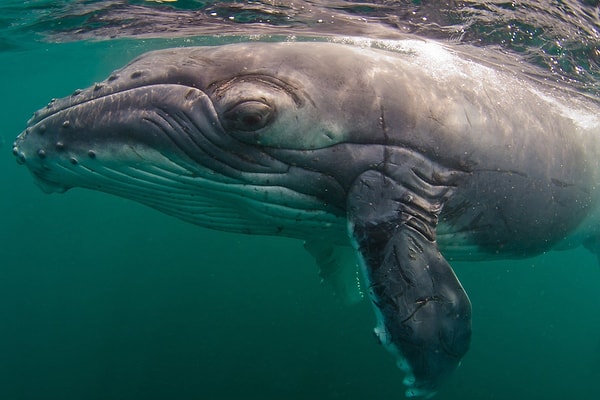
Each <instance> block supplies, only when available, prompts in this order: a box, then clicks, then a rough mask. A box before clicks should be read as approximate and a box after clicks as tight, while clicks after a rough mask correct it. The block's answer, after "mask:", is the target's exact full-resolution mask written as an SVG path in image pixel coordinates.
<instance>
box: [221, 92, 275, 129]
mask: <svg viewBox="0 0 600 400" xmlns="http://www.w3.org/2000/svg"><path fill="white" fill-rule="evenodd" d="M274 114H275V109H274V107H273V106H271V105H270V104H267V103H264V102H262V101H257V100H247V101H242V102H240V103H237V104H235V105H233V106H232V107H231V108H230V109H229V110H227V111H225V112H224V113H223V118H224V121H223V122H225V124H226V125H227V127H228V128H231V129H235V130H239V131H245V132H253V131H257V130H259V129H261V128H264V127H265V126H266V125H267V124H268V123H269V122H271V120H272V119H273V116H274Z"/></svg>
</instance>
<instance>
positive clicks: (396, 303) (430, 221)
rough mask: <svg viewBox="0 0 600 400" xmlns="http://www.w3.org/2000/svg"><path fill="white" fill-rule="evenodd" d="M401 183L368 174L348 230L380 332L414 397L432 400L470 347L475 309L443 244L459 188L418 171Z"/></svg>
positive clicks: (352, 199) (354, 196)
mask: <svg viewBox="0 0 600 400" xmlns="http://www.w3.org/2000/svg"><path fill="white" fill-rule="evenodd" d="M405 178H406V179H405ZM400 179H404V180H406V181H407V182H404V183H399V182H397V180H398V178H397V177H395V178H394V179H392V178H390V177H388V176H386V175H384V173H382V172H378V171H367V172H365V173H363V174H362V175H361V176H360V177H359V178H358V179H357V180H356V182H355V183H354V184H353V186H352V188H351V190H350V193H349V198H348V218H349V223H348V227H349V234H350V236H351V239H353V245H354V246H355V248H356V250H357V251H358V252H359V254H360V258H361V264H362V267H363V269H364V273H365V276H366V280H367V283H366V285H367V291H368V293H369V295H370V297H371V300H372V302H373V304H374V306H375V311H376V314H377V317H378V326H377V327H376V328H375V333H376V335H377V337H378V338H379V340H380V342H381V343H382V344H383V345H385V346H386V348H387V349H388V350H389V351H391V352H392V353H393V354H395V355H396V356H397V357H398V365H399V367H400V368H402V369H403V370H404V371H405V372H406V378H405V379H404V383H405V385H407V386H408V389H407V392H406V395H407V396H409V397H412V396H428V395H431V394H432V393H434V392H435V389H436V388H437V387H438V386H439V384H440V382H441V381H442V380H443V379H444V378H445V377H446V376H447V375H449V374H450V373H451V372H452V371H454V369H455V368H456V367H457V366H458V364H459V362H460V360H461V358H462V356H463V355H464V354H465V353H466V351H467V350H468V348H469V343H470V337H471V304H470V301H469V298H468V297H467V295H466V293H465V291H464V290H463V288H462V286H461V284H460V282H459V281H458V279H457V278H456V276H455V275H454V272H453V271H452V268H451V267H450V265H449V264H448V262H447V261H446V260H445V259H444V257H443V256H442V255H441V254H440V252H439V250H438V247H437V243H436V241H435V227H436V224H437V219H438V214H439V212H440V211H441V206H442V204H443V201H444V199H445V196H447V194H448V193H449V191H451V188H450V187H449V186H444V185H438V184H437V183H436V182H430V181H425V180H424V178H422V177H421V176H420V175H419V174H415V173H410V176H409V177H400Z"/></svg>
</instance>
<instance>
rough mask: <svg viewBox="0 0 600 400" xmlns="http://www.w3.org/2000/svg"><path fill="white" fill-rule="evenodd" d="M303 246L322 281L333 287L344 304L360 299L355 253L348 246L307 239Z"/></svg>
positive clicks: (361, 296)
mask: <svg viewBox="0 0 600 400" xmlns="http://www.w3.org/2000/svg"><path fill="white" fill-rule="evenodd" d="M304 248H305V249H306V251H307V252H308V253H309V254H310V255H312V256H313V257H314V259H315V261H316V262H317V265H318V266H319V276H320V277H321V279H322V280H323V282H325V283H327V284H329V285H330V286H331V287H332V288H333V292H334V293H335V295H336V296H337V297H338V298H340V299H341V300H342V301H343V302H344V303H346V304H354V303H358V302H359V301H361V300H362V298H363V295H362V292H361V290H360V281H359V279H358V265H357V260H356V253H355V252H354V251H353V250H352V249H351V248H350V247H348V246H336V245H331V244H329V243H324V242H323V241H320V240H307V241H306V242H305V243H304Z"/></svg>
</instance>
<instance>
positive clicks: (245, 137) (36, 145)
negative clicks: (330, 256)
mask: <svg viewBox="0 0 600 400" xmlns="http://www.w3.org/2000/svg"><path fill="white" fill-rule="evenodd" d="M321 45H323V44H321ZM312 46H314V48H313V47H311V48H310V49H309V51H308V52H307V51H305V50H302V51H298V49H297V47H295V46H288V45H287V44H286V43H281V44H272V45H271V46H267V47H265V46H261V45H260V44H240V45H230V46H222V47H214V48H211V47H197V48H176V49H168V50H161V51H155V52H150V53H147V54H145V55H142V56H141V57H139V58H137V59H136V60H134V61H132V62H131V63H130V64H129V65H127V66H126V67H124V68H122V69H121V70H118V71H115V72H114V73H112V74H111V75H110V76H109V77H108V78H107V79H106V80H105V81H103V82H99V83H96V84H95V85H94V86H92V87H90V88H88V89H85V90H77V91H75V92H74V93H73V94H72V95H71V96H69V97H66V98H63V99H58V100H53V101H51V102H50V103H49V104H48V105H47V107H45V108H44V109H42V110H39V111H37V112H36V113H35V115H34V116H33V117H32V119H31V120H30V121H29V122H28V126H27V128H26V129H25V131H24V132H23V133H21V135H20V136H19V137H18V138H17V140H16V142H15V145H14V148H13V153H14V155H15V156H16V158H17V161H18V162H19V163H22V164H25V165H26V166H27V167H28V168H29V169H30V170H31V172H32V174H33V175H34V176H35V178H36V180H37V182H38V184H39V186H40V187H41V188H42V189H43V190H45V191H49V192H53V191H54V192H56V191H57V192H63V191H65V190H67V189H69V188H72V187H85V188H90V189H94V190H100V191H104V192H109V193H113V194H116V195H119V196H123V197H126V198H130V199H133V200H136V201H139V202H141V203H145V204H147V205H150V206H152V207H155V208H157V209H159V210H161V211H163V212H166V213H169V214H171V215H174V216H177V217H180V218H182V219H184V220H188V221H190V222H193V223H196V224H198V225H203V226H206V227H210V228H217V229H224V230H231V231H241V232H248V233H255V234H278V235H288V236H300V237H305V236H306V232H307V230H308V231H309V232H313V233H314V232H318V231H321V230H323V231H330V230H332V229H333V230H334V231H340V232H342V234H343V231H344V230H345V226H344V225H343V223H341V219H340V216H342V215H343V214H344V211H343V208H344V207H345V205H344V201H345V198H344V187H345V186H347V185H348V182H343V180H344V179H346V178H343V177H335V176H332V174H331V173H329V172H325V171H319V170H315V169H314V168H309V167H307V165H300V163H301V162H303V161H302V160H304V162H305V161H306V159H307V157H310V155H309V153H310V152H311V151H317V152H318V150H319V149H323V148H328V147H332V146H335V145H337V144H339V143H341V142H344V141H346V140H347V138H348V136H349V135H351V132H352V131H353V130H355V129H359V128H360V126H359V125H360V124H361V122H360V121H358V122H357V116H358V115H359V114H360V113H364V111H365V108H368V107H371V106H373V105H372V104H367V105H366V106H365V104H362V101H357V100H358V99H359V98H358V97H357V96H355V95H354V93H352V92H349V91H348V88H347V87H346V86H345V84H344V81H343V80H341V79H340V76H339V74H340V73H344V70H348V69H356V68H359V66H356V65H355V64H353V63H351V62H349V60H348V58H349V57H351V56H352V53H353V51H352V50H350V49H349V48H345V47H337V48H336V49H337V50H336V51H337V52H338V53H337V54H335V55H334V54H331V49H329V50H328V51H326V52H323V51H319V50H320V48H319V45H318V44H313V45H312ZM347 72H348V73H350V71H347ZM356 75H358V74H356ZM357 83H358V84H359V86H360V82H354V84H357ZM324 86H327V89H326V90H324ZM365 86H366V85H365ZM324 110H330V112H323V111H324ZM340 114H342V115H340ZM363 121H367V119H366V118H364V119H363ZM328 153H330V152H328ZM330 154H331V153H330ZM319 156H320V157H325V154H321V155H319V154H315V155H314V157H319ZM329 158H330V159H331V161H332V162H333V161H334V160H335V159H337V156H336V157H335V158H334V157H333V156H329ZM323 161H326V160H323ZM348 179H350V178H348ZM298 221H304V223H303V224H298Z"/></svg>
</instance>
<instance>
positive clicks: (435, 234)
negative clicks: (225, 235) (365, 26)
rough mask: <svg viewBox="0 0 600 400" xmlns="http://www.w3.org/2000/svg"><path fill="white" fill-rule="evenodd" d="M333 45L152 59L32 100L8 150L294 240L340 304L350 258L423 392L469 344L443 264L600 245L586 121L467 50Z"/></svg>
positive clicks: (96, 184) (384, 335)
mask: <svg viewBox="0 0 600 400" xmlns="http://www.w3.org/2000/svg"><path fill="white" fill-rule="evenodd" d="M341 41H343V42H346V44H340V43H312V42H311V43H300V42H299V43H240V44H234V45H227V46H220V47H197V48H177V49H166V50H160V51H156V52H151V53H147V54H145V55H142V56H140V57H138V58H137V59H135V60H133V61H132V62H131V63H130V64H129V65H127V66H125V67H123V68H122V69H120V70H117V71H115V72H114V73H113V74H111V75H110V76H109V77H108V78H107V79H106V80H105V81H103V82H100V83H97V84H96V85H94V86H92V87H90V88H88V89H85V90H77V91H75V92H74V93H73V94H72V95H71V96H69V97H66V98H64V99H59V100H56V101H52V102H51V103H50V104H48V106H47V107H45V108H43V109H41V110H40V111H38V112H36V113H35V115H34V116H33V118H32V119H31V120H30V121H29V122H28V125H27V128H26V130H25V131H24V132H22V133H21V134H20V135H19V137H18V138H17V139H16V141H15V143H14V146H13V153H14V155H15V157H16V159H17V161H18V162H19V163H21V164H24V165H26V166H27V167H28V168H29V170H30V171H31V173H32V174H33V175H34V177H35V179H36V182H37V183H38V184H39V185H40V187H41V188H42V189H44V190H45V191H47V192H64V191H66V190H68V189H70V188H73V187H83V188H87V189H92V190H98V191H103V192H106V193H111V194H114V195H117V196H121V197H125V198H129V199H132V200H135V201H138V202H140V203H142V204H145V205H148V206H150V207H153V208H155V209H157V210H159V211H161V212H164V213H167V214H170V215H172V216H175V217H177V218H181V219H183V220H186V221H189V222H191V223H194V224H197V225H200V226H204V227H208V228H213V229H220V230H226V231H231V232H240V233H247V234H261V235H282V236H288V237H293V238H298V239H301V240H304V241H306V242H307V243H306V249H307V250H308V251H309V253H310V254H311V255H312V256H313V257H314V258H315V260H316V262H317V264H318V265H319V266H320V268H321V274H320V275H321V277H322V278H323V279H325V280H328V281H330V283H331V284H332V287H333V288H334V289H335V290H336V291H337V293H338V294H341V295H342V296H345V297H348V298H350V299H351V301H355V300H356V299H357V298H359V297H360V296H358V295H357V293H356V290H353V288H352V285H353V281H354V278H355V275H354V272H353V271H354V270H353V269H352V268H353V267H354V264H356V262H358V264H359V265H360V269H361V271H362V274H363V277H364V280H365V286H366V287H365V291H366V292H367V293H368V294H369V297H370V299H371V301H372V303H373V306H374V310H375V315H376V317H377V327H376V329H375V332H376V334H377V337H378V339H379V341H380V342H381V344H382V345H383V346H384V347H385V348H386V349H387V350H389V351H390V352H391V353H392V354H393V355H394V356H395V357H396V359H397V362H398V365H399V366H400V368H401V369H402V370H403V371H404V372H405V378H404V384H405V385H406V387H407V391H406V395H407V396H423V397H430V396H431V395H433V393H435V392H436V391H437V390H438V389H439V388H440V387H441V386H442V383H443V382H444V381H445V380H446V379H447V378H448V377H449V376H450V375H451V374H452V372H453V371H455V369H456V368H457V367H458V365H459V364H460V362H461V360H462V358H463V356H464V355H465V354H466V353H467V350H468V348H469V344H470V338H471V314H472V312H471V304H470V301H469V299H468V297H467V295H466V293H465V290H464V289H463V287H462V285H461V283H460V282H459V280H458V278H457V275H456V274H455V273H454V271H453V270H452V268H451V266H450V263H449V260H450V261H451V260H453V259H462V260H482V259H492V258H515V257H527V256H531V255H535V254H539V253H541V252H544V251H548V250H552V249H562V248H572V247H575V246H578V245H581V244H584V245H586V246H587V247H588V248H590V249H591V250H592V251H595V252H597V253H598V248H597V245H596V244H597V243H600V240H599V239H598V238H599V234H600V233H599V231H598V229H597V228H596V227H597V226H600V225H599V224H598V211H597V209H598V201H599V199H600V195H599V189H598V188H597V185H596V183H597V182H598V180H599V179H598V178H599V176H598V175H599V174H598V171H600V168H599V166H598V160H600V157H598V156H597V155H598V150H599V146H598V145H599V143H598V138H599V137H600V129H599V126H600V123H599V122H598V119H597V115H600V113H599V112H598V111H599V110H598V107H597V105H596V104H595V103H593V102H590V101H588V100H586V99H584V98H582V97H578V96H576V95H574V94H573V93H567V92H565V91H562V90H561V89H557V88H546V87H543V86H540V84H539V83H532V82H529V81H527V80H526V79H525V78H523V77H519V76H517V75H515V74H514V73H512V72H506V71H501V70H498V69H497V68H495V67H494V68H492V67H489V66H486V65H485V62H484V61H481V60H479V59H478V58H477V56H476V55H475V53H468V48H462V50H464V53H461V52H459V51H458V50H457V49H449V48H447V47H444V46H442V45H440V44H437V43H433V42H426V41H421V40H406V41H399V42H379V43H372V42H365V41H360V40H355V41H354V42H355V43H353V45H352V43H351V44H348V43H350V42H352V40H349V39H344V40H341ZM370 46H372V47H378V48H370ZM383 49H385V50H383ZM471 51H475V50H471ZM567 100H568V101H567ZM351 249H353V251H354V252H355V259H356V261H349V260H350V259H351V258H352V257H353V255H352V254H351V253H349V252H350V251H352V250H351ZM348 254H350V257H348ZM382 368H383V367H382Z"/></svg>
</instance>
